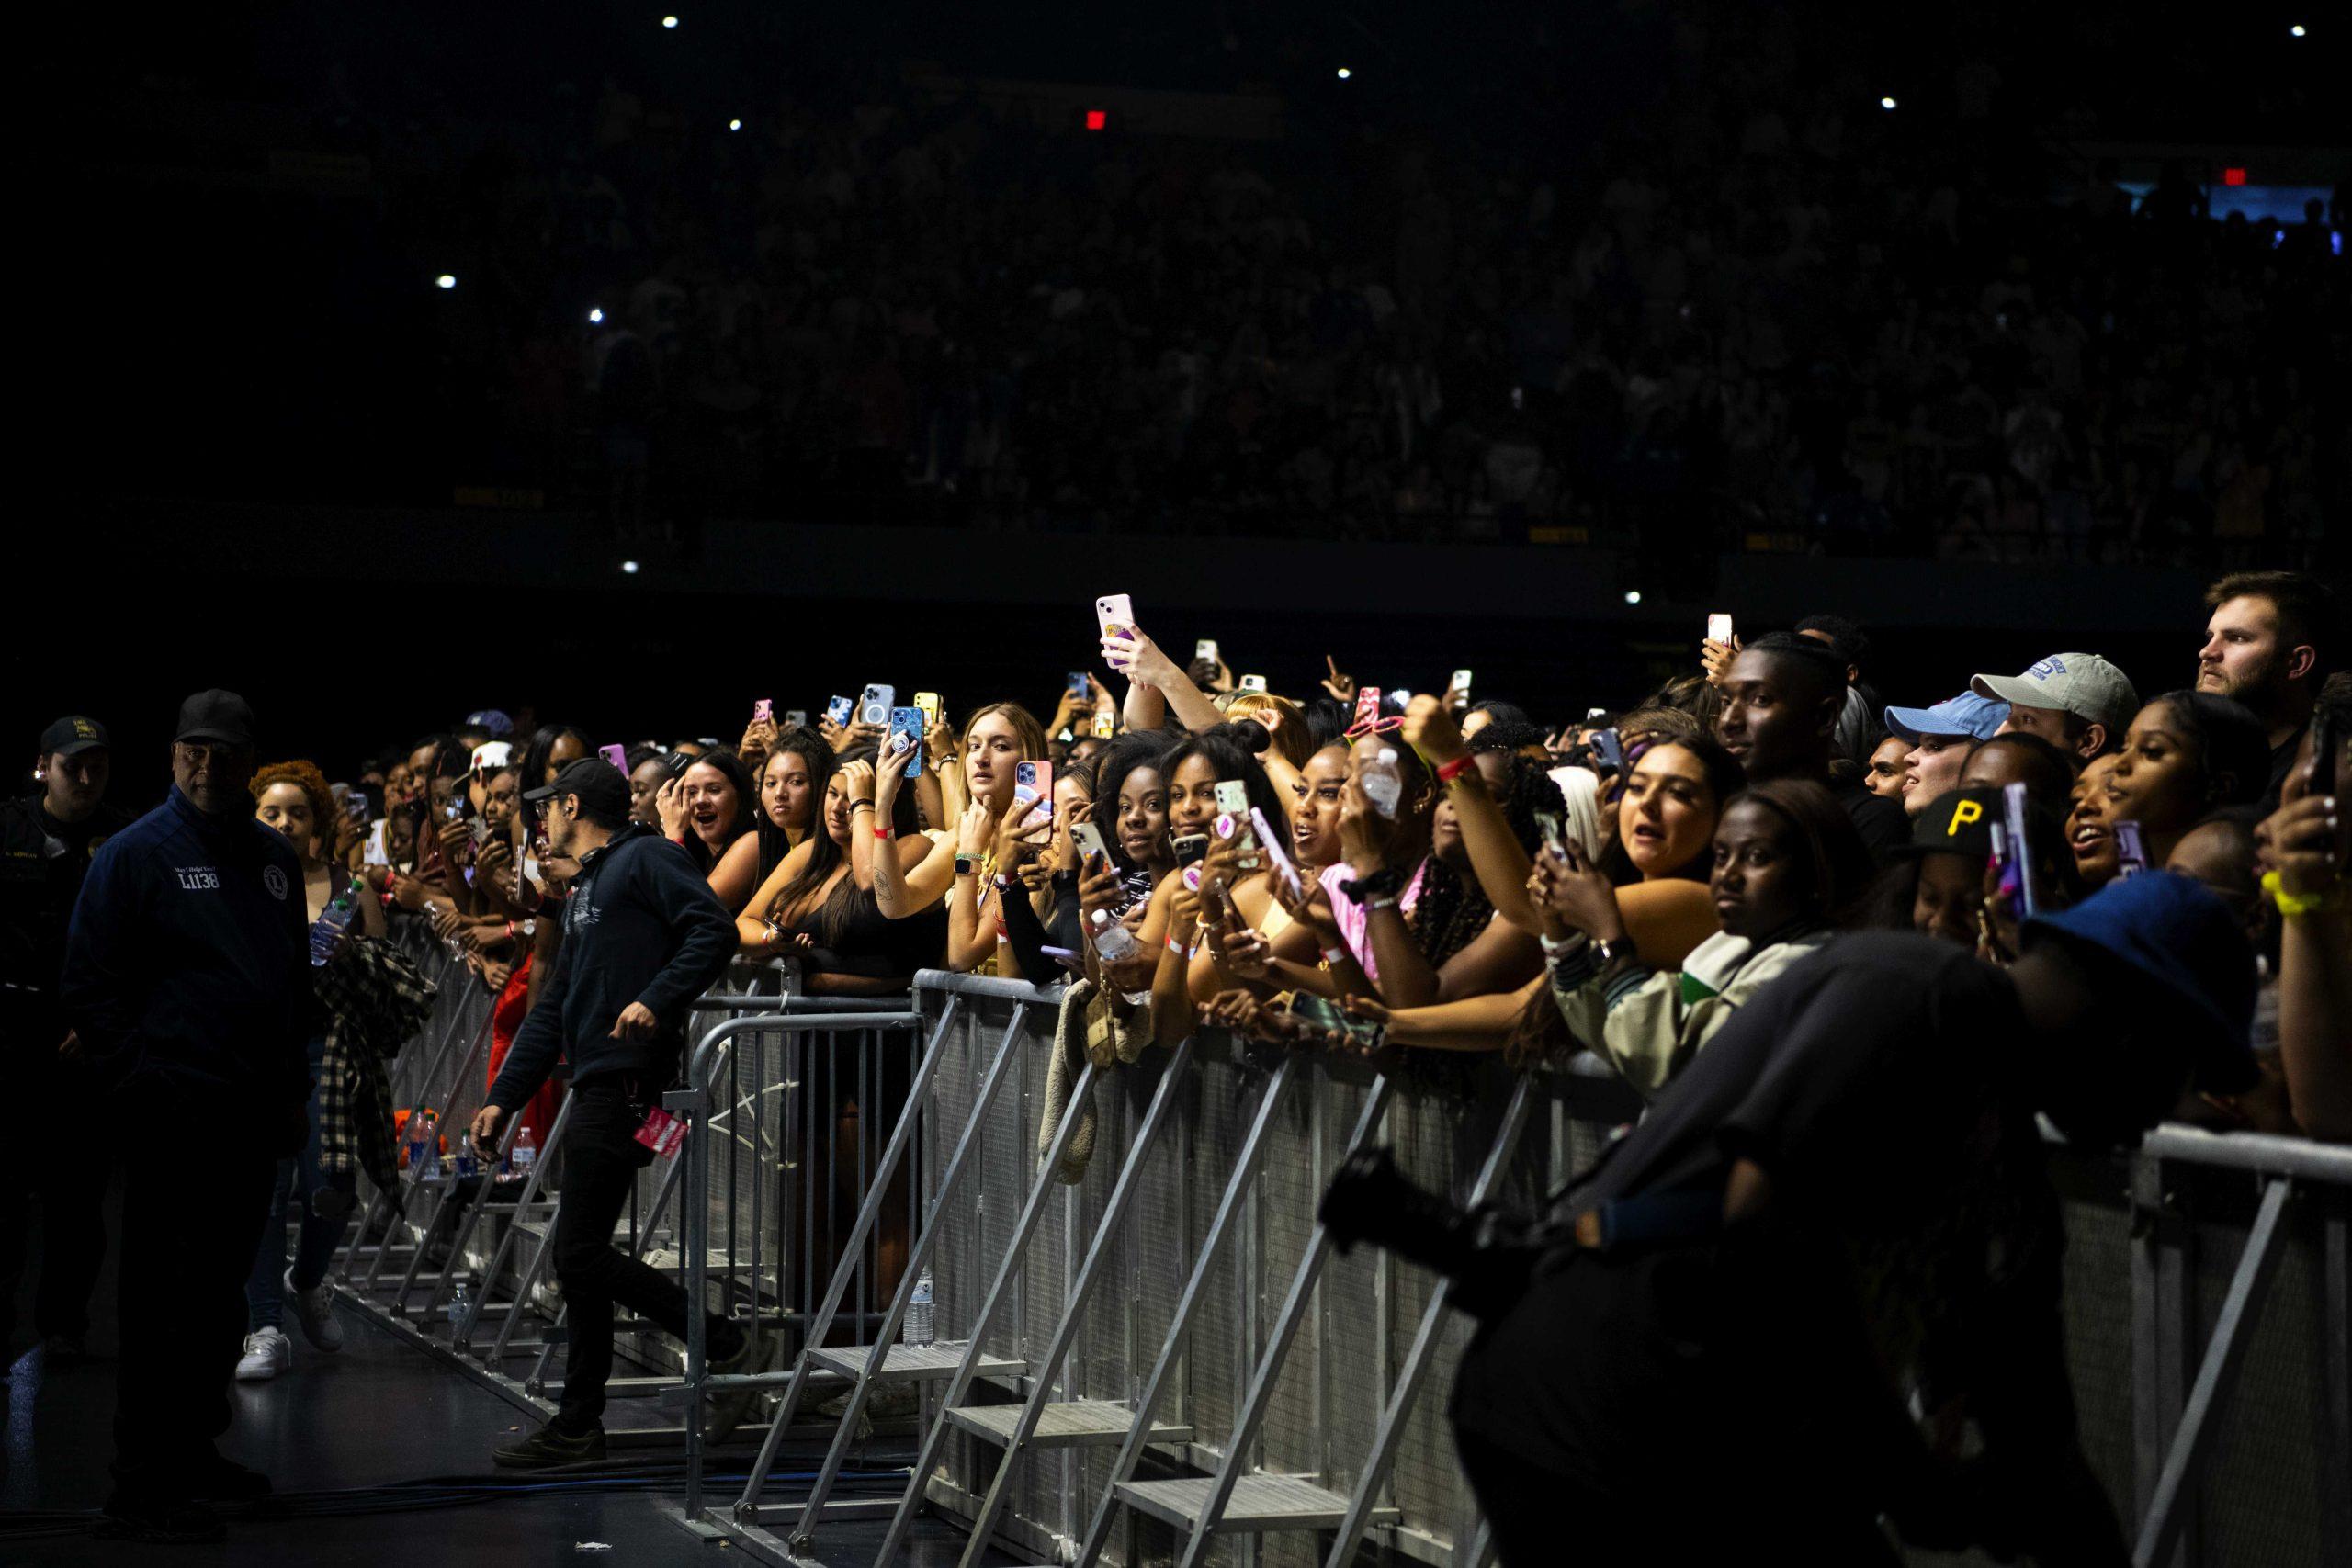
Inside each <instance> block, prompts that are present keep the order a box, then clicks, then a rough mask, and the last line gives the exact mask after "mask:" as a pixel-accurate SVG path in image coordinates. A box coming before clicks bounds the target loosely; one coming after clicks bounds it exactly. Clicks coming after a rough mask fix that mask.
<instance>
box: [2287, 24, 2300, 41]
mask: <svg viewBox="0 0 2352 1568" xmlns="http://www.w3.org/2000/svg"><path fill="white" fill-rule="evenodd" d="M2287 33H2288V36H2289V37H2290V38H2301V37H2302V36H2303V24H2302V23H2301V22H2297V23H2296V24H2295V25H2294V26H2293V27H2291V28H2288V29H2287Z"/></svg>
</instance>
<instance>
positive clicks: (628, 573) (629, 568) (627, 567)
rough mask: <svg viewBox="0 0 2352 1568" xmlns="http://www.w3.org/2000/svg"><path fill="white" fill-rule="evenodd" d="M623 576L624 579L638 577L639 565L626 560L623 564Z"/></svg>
mask: <svg viewBox="0 0 2352 1568" xmlns="http://www.w3.org/2000/svg"><path fill="white" fill-rule="evenodd" d="M621 575H622V576H624V577H635V576H636V575H637V563H636V562H635V561H633V560H625V561H623V562H621Z"/></svg>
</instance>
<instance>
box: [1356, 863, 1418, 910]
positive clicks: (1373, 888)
mask: <svg viewBox="0 0 2352 1568" xmlns="http://www.w3.org/2000/svg"><path fill="white" fill-rule="evenodd" d="M1404 891H1405V874H1404V873H1403V872H1401V871H1398V870H1397V868H1396V867H1395V866H1393V865H1392V866H1384V867H1382V868H1381V869H1380V870H1378V871H1375V872H1374V873H1373V874H1371V875H1370V876H1367V877H1365V878H1363V880H1362V881H1360V882H1341V883H1340V892H1342V893H1344V894H1346V895H1347V896H1348V897H1350V898H1351V899H1352V900H1353V901H1354V902H1356V903H1359V904H1361V903H1363V901H1364V900H1365V899H1367V898H1371V897H1376V896H1378V895H1380V894H1384V893H1385V894H1390V895H1395V894H1398V893H1402V892H1404Z"/></svg>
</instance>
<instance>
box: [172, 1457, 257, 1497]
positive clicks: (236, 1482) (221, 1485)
mask: <svg viewBox="0 0 2352 1568" xmlns="http://www.w3.org/2000/svg"><path fill="white" fill-rule="evenodd" d="M188 1490H189V1491H190V1492H191V1493H193V1494H194V1495H196V1496H197V1497H198V1499H200V1500H201V1501H203V1502H207V1503H250V1502H253V1501H254V1499H256V1498H259V1497H266V1496H268V1495H269V1494H270V1490H271V1488H270V1484H269V1477H268V1476H266V1475H264V1474H263V1473H262V1472H260V1471H258V1470H248V1469H246V1468H245V1467H244V1466H243V1465H242V1464H239V1463H237V1462H236V1461H234V1460H226V1459H222V1458H221V1457H220V1455H218V1454H215V1455H213V1456H212V1459H211V1461H210V1462H209V1463H205V1464H201V1465H199V1466H198V1468H197V1471H196V1473H195V1475H194V1476H193V1477H192V1478H191V1479H190V1482H189V1485H188Z"/></svg>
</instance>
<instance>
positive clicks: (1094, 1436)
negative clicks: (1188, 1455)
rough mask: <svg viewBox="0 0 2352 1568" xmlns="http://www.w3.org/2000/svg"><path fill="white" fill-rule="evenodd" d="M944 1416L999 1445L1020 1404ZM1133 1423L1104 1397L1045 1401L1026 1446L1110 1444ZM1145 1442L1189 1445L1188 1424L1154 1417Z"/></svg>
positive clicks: (969, 1407) (1007, 1437) (972, 1407)
mask: <svg viewBox="0 0 2352 1568" xmlns="http://www.w3.org/2000/svg"><path fill="white" fill-rule="evenodd" d="M947 1418H948V1419H949V1420H950V1421H953V1422H954V1423H956V1426H958V1427H962V1428H963V1429H964V1430H965V1431H967V1432H969V1433H971V1434H972V1435H973V1436H974V1437H978V1438H987V1439H988V1440H989V1441H990V1442H993V1443H1005V1442H1010V1441H1011V1440H1012V1428H1013V1426H1014V1424H1015V1423H1016V1422H1018V1421H1019V1420H1020V1419H1021V1406H1019V1405H1018V1404H966V1405H959V1406H957V1407H956V1409H953V1410H950V1411H949V1412H948V1413H947ZM1135 1424H1136V1413H1135V1412H1134V1411H1132V1410H1130V1409H1128V1408H1127V1407H1126V1406H1125V1405H1124V1404H1112V1403H1111V1402H1110V1401H1109V1400H1107V1399H1074V1400H1069V1401H1066V1402H1063V1403H1059V1404H1048V1405H1046V1407H1045V1408H1044V1409H1042V1410H1040V1411H1039V1412H1038V1413H1037V1429H1036V1431H1035V1432H1034V1433H1032V1434H1031V1435H1030V1438H1029V1445H1028V1446H1029V1447H1031V1448H1039V1449H1057V1448H1077V1447H1080V1446H1081V1445H1083V1444H1088V1443H1115V1442H1118V1441H1120V1440H1121V1439H1122V1438H1125V1437H1126V1435H1127V1433H1128V1431H1129V1430H1131V1429H1132V1428H1133V1427H1134V1426H1135ZM1151 1440H1152V1441H1153V1442H1155V1443H1189V1442H1191V1441H1192V1440H1193V1428H1192V1427H1189V1426H1183V1425H1180V1424H1179V1423H1176V1422H1173V1421H1155V1422H1153V1423H1152V1427H1151Z"/></svg>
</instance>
